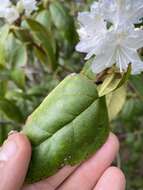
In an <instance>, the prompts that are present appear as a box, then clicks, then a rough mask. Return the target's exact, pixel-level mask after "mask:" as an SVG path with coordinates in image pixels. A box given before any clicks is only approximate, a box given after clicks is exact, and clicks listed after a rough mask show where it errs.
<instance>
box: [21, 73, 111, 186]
mask: <svg viewBox="0 0 143 190" xmlns="http://www.w3.org/2000/svg"><path fill="white" fill-rule="evenodd" d="M23 132H24V133H25V134H26V135H27V136H28V138H29V139H30V141H31V144H32V145H33V153H32V160H31V163H30V168H29V172H28V175H27V181H28V182H30V183H31V182H32V183H33V182H35V181H38V180H41V179H43V178H46V177H48V176H51V175H53V174H55V173H56V172H57V171H58V170H59V169H60V168H62V167H63V166H64V165H74V164H77V163H80V162H81V161H83V160H85V159H87V158H88V157H89V156H91V155H92V154H93V153H95V151H96V150H97V149H98V148H99V147H100V146H101V145H102V144H103V143H104V142H105V140H106V139H107V136H108V134H109V122H108V113H107V107H106V102H105V97H102V98H100V99H99V98H98V94H97V89H96V85H95V84H94V83H93V82H92V81H91V80H89V79H88V78H87V77H85V76H83V75H77V74H72V75H70V76H68V77H67V78H65V79H64V80H63V81H62V82H61V83H60V84H59V85H58V86H57V87H56V88H55V89H54V90H53V91H52V92H51V93H50V94H49V95H48V96H47V98H46V99H45V100H44V101H43V103H42V104H41V105H40V106H39V107H38V108H37V109H36V110H35V111H34V112H33V113H32V114H31V116H30V117H29V118H28V120H27V123H26V125H25V127H24V130H23Z"/></svg>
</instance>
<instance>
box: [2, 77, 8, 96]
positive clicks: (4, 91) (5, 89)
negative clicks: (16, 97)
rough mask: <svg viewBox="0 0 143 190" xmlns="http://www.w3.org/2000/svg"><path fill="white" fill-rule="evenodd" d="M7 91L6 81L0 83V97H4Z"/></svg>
mask: <svg viewBox="0 0 143 190" xmlns="http://www.w3.org/2000/svg"><path fill="white" fill-rule="evenodd" d="M6 91H7V81H5V80H4V81H0V97H4V96H5V94H6Z"/></svg>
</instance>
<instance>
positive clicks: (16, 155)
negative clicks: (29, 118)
mask: <svg viewBox="0 0 143 190" xmlns="http://www.w3.org/2000/svg"><path fill="white" fill-rule="evenodd" d="M30 156H31V146H30V143H29V141H28V140H27V138H26V137H25V136H24V135H23V134H19V133H15V134H13V135H11V136H9V137H8V139H7V140H6V142H5V143H4V145H3V146H2V148H1V151H0V182H1V183H0V190H19V189H20V187H21V186H22V184H23V181H24V178H25V175H26V172H27V169H28V164H29V161H30Z"/></svg>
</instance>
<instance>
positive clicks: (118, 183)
mask: <svg viewBox="0 0 143 190" xmlns="http://www.w3.org/2000/svg"><path fill="white" fill-rule="evenodd" d="M125 186H126V179H125V175H124V174H123V172H122V171H121V170H120V169H119V168H117V167H109V168H108V169H107V170H106V171H105V172H104V173H103V175H102V177H101V178H100V180H99V181H98V183H97V185H96V186H95V188H94V190H99V189H110V190H118V189H120V190H125Z"/></svg>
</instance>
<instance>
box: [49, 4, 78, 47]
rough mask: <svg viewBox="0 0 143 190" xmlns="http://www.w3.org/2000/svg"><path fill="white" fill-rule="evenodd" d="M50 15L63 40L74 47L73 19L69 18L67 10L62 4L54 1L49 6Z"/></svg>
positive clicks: (75, 40)
mask: <svg viewBox="0 0 143 190" xmlns="http://www.w3.org/2000/svg"><path fill="white" fill-rule="evenodd" d="M50 13H51V17H52V20H53V22H54V24H55V26H56V27H57V29H58V30H60V31H61V33H62V35H63V38H64V39H67V40H68V42H69V43H70V44H71V45H72V44H73V45H75V44H76V42H77V33H76V29H75V24H74V19H73V17H72V16H70V14H69V10H68V9H67V8H66V7H65V6H64V5H63V3H60V2H59V1H54V2H52V3H51V4H50Z"/></svg>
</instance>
